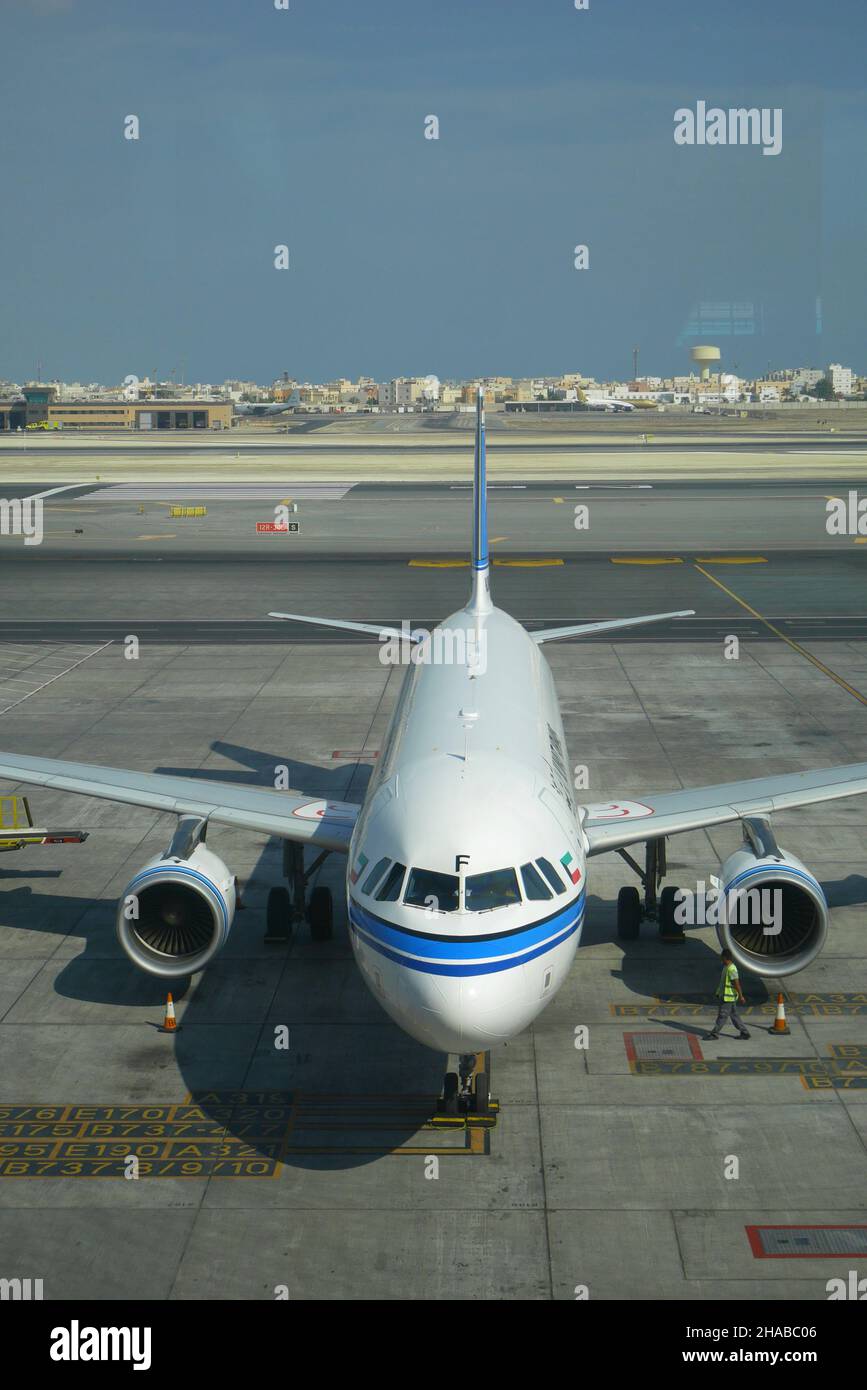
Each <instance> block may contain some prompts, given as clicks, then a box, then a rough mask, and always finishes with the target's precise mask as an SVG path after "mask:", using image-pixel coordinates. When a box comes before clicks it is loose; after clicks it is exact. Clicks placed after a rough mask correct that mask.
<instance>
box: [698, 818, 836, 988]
mask: <svg viewBox="0 0 867 1390" xmlns="http://www.w3.org/2000/svg"><path fill="white" fill-rule="evenodd" d="M743 827H744V843H743V844H742V845H741V847H740V849H738V850H735V852H734V854H731V855H729V857H728V859H727V860H726V861H725V863H724V864H723V866H722V868H721V869H720V878H721V880H722V885H721V889H722V891H721V899H720V911H719V914H718V921H717V935H718V937H719V939H720V944H721V945H722V946H727V947H728V949H729V950H730V951H731V953H732V955H733V956H734V959H735V960H736V961H737V963H738V965H741V966H743V967H744V968H745V969H747V970H751V971H752V972H753V973H754V974H756V975H793V974H794V973H795V971H797V970H803V969H804V966H806V965H809V964H810V962H811V961H812V960H815V958H816V956H817V955H818V954H819V952H820V951H821V949H822V947H823V946H824V944H825V938H826V937H827V935H828V925H829V914H828V904H827V902H826V901H825V894H824V893H823V892H822V889H821V888H820V886H819V884H818V882H817V881H816V879H815V878H814V877H813V875H812V874H811V873H810V871H809V869H806V868H805V867H804V865H803V864H802V863H801V861H800V859H796V858H795V856H794V855H793V854H789V853H788V852H787V851H786V850H784V849H781V848H780V846H779V845H778V844H777V842H776V840H775V838H774V835H773V832H772V830H771V828H770V826H769V825H768V823H767V821H765V820H761V819H745V820H744V822H743Z"/></svg>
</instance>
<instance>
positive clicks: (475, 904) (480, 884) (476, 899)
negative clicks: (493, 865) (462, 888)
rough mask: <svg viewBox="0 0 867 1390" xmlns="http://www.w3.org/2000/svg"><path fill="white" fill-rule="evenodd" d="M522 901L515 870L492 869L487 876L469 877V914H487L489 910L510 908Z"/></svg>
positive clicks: (470, 875) (474, 875)
mask: <svg viewBox="0 0 867 1390" xmlns="http://www.w3.org/2000/svg"><path fill="white" fill-rule="evenodd" d="M520 901H521V895H520V893H519V892H518V875H517V874H516V873H515V870H514V869H491V870H490V871H489V872H488V873H486V874H469V875H468V877H467V881H466V907H467V912H487V911H488V909H489V908H492V907H509V906H511V904H512V903H519V902H520Z"/></svg>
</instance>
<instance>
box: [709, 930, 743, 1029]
mask: <svg viewBox="0 0 867 1390" xmlns="http://www.w3.org/2000/svg"><path fill="white" fill-rule="evenodd" d="M720 960H721V961H722V967H723V968H722V974H721V975H720V981H719V984H718V985H717V987H716V997H717V999H719V1010H718V1012H717V1016H716V1023H715V1024H714V1026H713V1030H712V1032H710V1033H708V1034H707V1035H706V1041H710V1039H711V1038H718V1037H719V1031H720V1029H721V1028H722V1027H723V1025H724V1023H725V1021H726V1019H727V1018H730V1019H731V1021H732V1023H733V1024H734V1026H735V1027H736V1028H737V1030H738V1034H739V1036H740V1037H742V1038H748V1037H749V1036H750V1035H749V1032H748V1031H747V1029H746V1028H745V1027H744V1025H743V1021H742V1019H741V1017H740V1015H739V1014H738V1012H737V1010H736V1009H735V1004H736V1003H737V1002H738V1001H740V1003H741V1004H745V1003H746V1002H747V1001H746V999H745V998H744V992H743V990H742V989H741V982H740V977H739V975H738V968H737V966H736V965H735V962H734V957H733V956H732V953H731V951H721V952H720Z"/></svg>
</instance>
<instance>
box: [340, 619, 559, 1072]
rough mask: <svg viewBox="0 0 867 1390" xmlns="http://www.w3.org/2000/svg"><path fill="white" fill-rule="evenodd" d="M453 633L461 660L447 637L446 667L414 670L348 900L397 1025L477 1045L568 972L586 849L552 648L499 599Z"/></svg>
mask: <svg viewBox="0 0 867 1390" xmlns="http://www.w3.org/2000/svg"><path fill="white" fill-rule="evenodd" d="M440 634H441V636H442V635H443V634H445V635H446V636H447V637H449V638H451V639H454V648H455V649H456V650H455V651H453V655H454V656H455V659H454V660H448V659H443V658H444V657H446V658H447V657H448V642H446V643H442V642H440V643H439V644H437V643H436V642H434V643H433V651H432V652H429V654H430V655H431V656H432V657H433V656H436V657H437V658H438V660H437V661H436V663H435V664H434V663H433V661H432V662H431V664H427V663H426V661H425V659H424V657H425V652H424V651H423V650H422V651H421V652H418V651H417V652H416V653H415V655H416V657H419V656H420V657H421V659H420V660H419V662H418V664H415V665H410V667H409V669H408V670H407V672H406V676H405V679H404V684H403V688H402V690H401V693H400V697H399V699H398V702H397V705H396V708H395V710H394V713H393V715H392V718H391V721H390V724H389V727H388V730H387V733H386V736H385V740H384V743H383V747H382V751H381V755H380V759H379V762H378V764H377V767H376V771H375V773H374V776H373V779H372V781H371V785H370V788H369V791H368V795H367V797H366V799H365V802H364V806H363V808H362V811H361V813H360V815H359V818H358V822H357V825H356V828H355V831H354V834H353V837H352V842H351V844H350V851H349V859H348V868H347V884H346V891H347V907H348V912H349V923H350V936H351V939H352V947H353V950H354V952H355V956H356V959H357V961H358V964H359V967H360V969H361V972H362V974H363V976H364V978H365V980H366V982H367V984H368V985H369V987H370V989H371V990H372V992H373V993H374V995H375V996H376V998H377V999H378V1000H379V1002H380V1003H381V1004H382V1006H383V1007H384V1008H385V1009H386V1011H387V1012H388V1013H389V1014H390V1015H391V1017H392V1018H393V1019H394V1020H395V1022H396V1023H398V1024H399V1025H400V1026H401V1028H403V1029H405V1031H406V1032H407V1033H409V1034H411V1035H412V1036H413V1037H414V1038H417V1039H418V1040H419V1041H420V1042H423V1043H426V1044H427V1045H428V1046H430V1047H433V1048H436V1049H437V1050H439V1051H444V1052H452V1053H454V1052H459V1053H468V1052H478V1051H481V1050H483V1049H485V1048H488V1047H490V1046H492V1045H494V1044H495V1043H499V1042H504V1041H505V1040H507V1039H508V1038H512V1037H514V1036H515V1035H516V1034H518V1033H520V1032H521V1031H522V1030H523V1029H524V1028H526V1027H527V1026H528V1025H529V1024H530V1023H532V1021H533V1019H534V1018H535V1017H536V1016H537V1015H538V1014H539V1013H540V1012H541V1010H542V1009H543V1008H544V1007H545V1005H546V1004H548V1003H549V1002H550V1001H551V999H552V998H553V997H554V995H555V993H556V992H557V990H558V988H559V986H560V985H561V984H562V982H563V980H564V978H565V976H566V974H567V972H568V970H569V967H570V965H571V962H572V959H573V956H574V954H575V950H576V948H577V946H578V942H579V940H580V935H581V927H582V924H583V916H584V902H585V854H584V848H585V846H584V838H583V835H582V831H581V827H580V824H579V820H578V817H577V812H576V807H575V801H574V795H573V791H572V775H571V772H570V769H569V765H568V755H567V753H566V746H565V739H564V735H563V726H562V721H561V718H560V712H559V708H558V705H557V698H556V694H555V691H554V682H553V678H552V676H551V671H550V668H549V667H548V663H547V662H546V661H545V659H544V657H543V656H542V653H541V651H540V649H539V647H538V645H537V644H536V643H535V642H534V641H533V639H532V638H531V637H530V635H529V634H528V633H527V632H526V631H525V630H524V628H523V627H521V625H520V624H519V623H517V622H515V621H514V619H512V618H510V617H509V616H508V614H506V613H504V612H502V611H500V610H499V609H492V610H491V611H489V612H487V613H485V614H483V615H478V614H475V613H471V612H470V611H468V610H464V611H462V612H459V613H457V614H454V615H453V616H452V617H451V618H448V619H446V620H445V621H444V623H443V624H442V625H441V629H440ZM433 636H434V638H436V636H437V634H436V632H435V633H434V634H433ZM463 639H467V641H466V642H465V643H464V641H463ZM462 650H469V651H470V653H471V659H470V661H467V660H464V659H462V656H461V652H462ZM404 653H405V654H407V653H408V648H407V647H404ZM474 663H475V664H474ZM540 860H541V861H542V864H541V865H540V862H539V861H540ZM383 862H384V863H385V867H384V868H383V870H382V872H381V873H380V874H379V876H378V877H376V866H378V865H381V864H383ZM401 866H404V868H405V871H406V872H405V873H404V874H403V877H402V879H401V874H400V869H401ZM413 869H416V870H417V871H419V873H418V874H417V875H416V877H415V878H413V877H412V876H411V871H412V870H413ZM509 870H512V871H513V872H512V874H510V873H509V872H508V871H509ZM549 871H550V872H549ZM488 876H491V877H488ZM399 879H400V880H401V881H400V882H398V880H399ZM389 882H390V883H391V887H390V888H389V889H388V890H387V891H384V890H385V889H386V885H388V884H389ZM432 882H433V883H435V885H436V888H437V891H435V892H431V893H424V895H423V896H422V897H420V896H419V889H418V885H419V884H422V883H426V884H428V885H429V884H430V883H432ZM504 884H505V891H504V887H503V886H504ZM395 885H396V886H395ZM413 893H414V894H415V897H416V900H417V901H416V902H415V903H414V904H413V903H410V902H407V901H405V898H406V897H407V896H412V895H413ZM489 901H492V902H494V904H495V905H488V903H489ZM483 905H484V906H483ZM474 908H475V910H473V909H474Z"/></svg>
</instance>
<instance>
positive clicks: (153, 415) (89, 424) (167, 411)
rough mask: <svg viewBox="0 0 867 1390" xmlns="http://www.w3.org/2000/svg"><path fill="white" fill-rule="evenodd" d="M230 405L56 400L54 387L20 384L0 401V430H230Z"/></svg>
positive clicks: (216, 403)
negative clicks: (14, 394)
mask: <svg viewBox="0 0 867 1390" xmlns="http://www.w3.org/2000/svg"><path fill="white" fill-rule="evenodd" d="M231 425H232V403H231V401H214V400H191V399H179V400H148V401H125V400H118V399H112V400H102V401H100V400H77V401H69V400H58V399H57V388H56V387H54V386H42V385H34V386H25V387H24V388H23V390H22V392H21V394H20V396H19V397H18V398H17V399H14V400H5V401H0V432H3V431H6V430H18V429H22V430H23V429H39V430H58V429H63V430H67V429H89V430H106V429H123V430H152V431H154V430H215V429H226V430H227V429H230V428H231Z"/></svg>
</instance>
